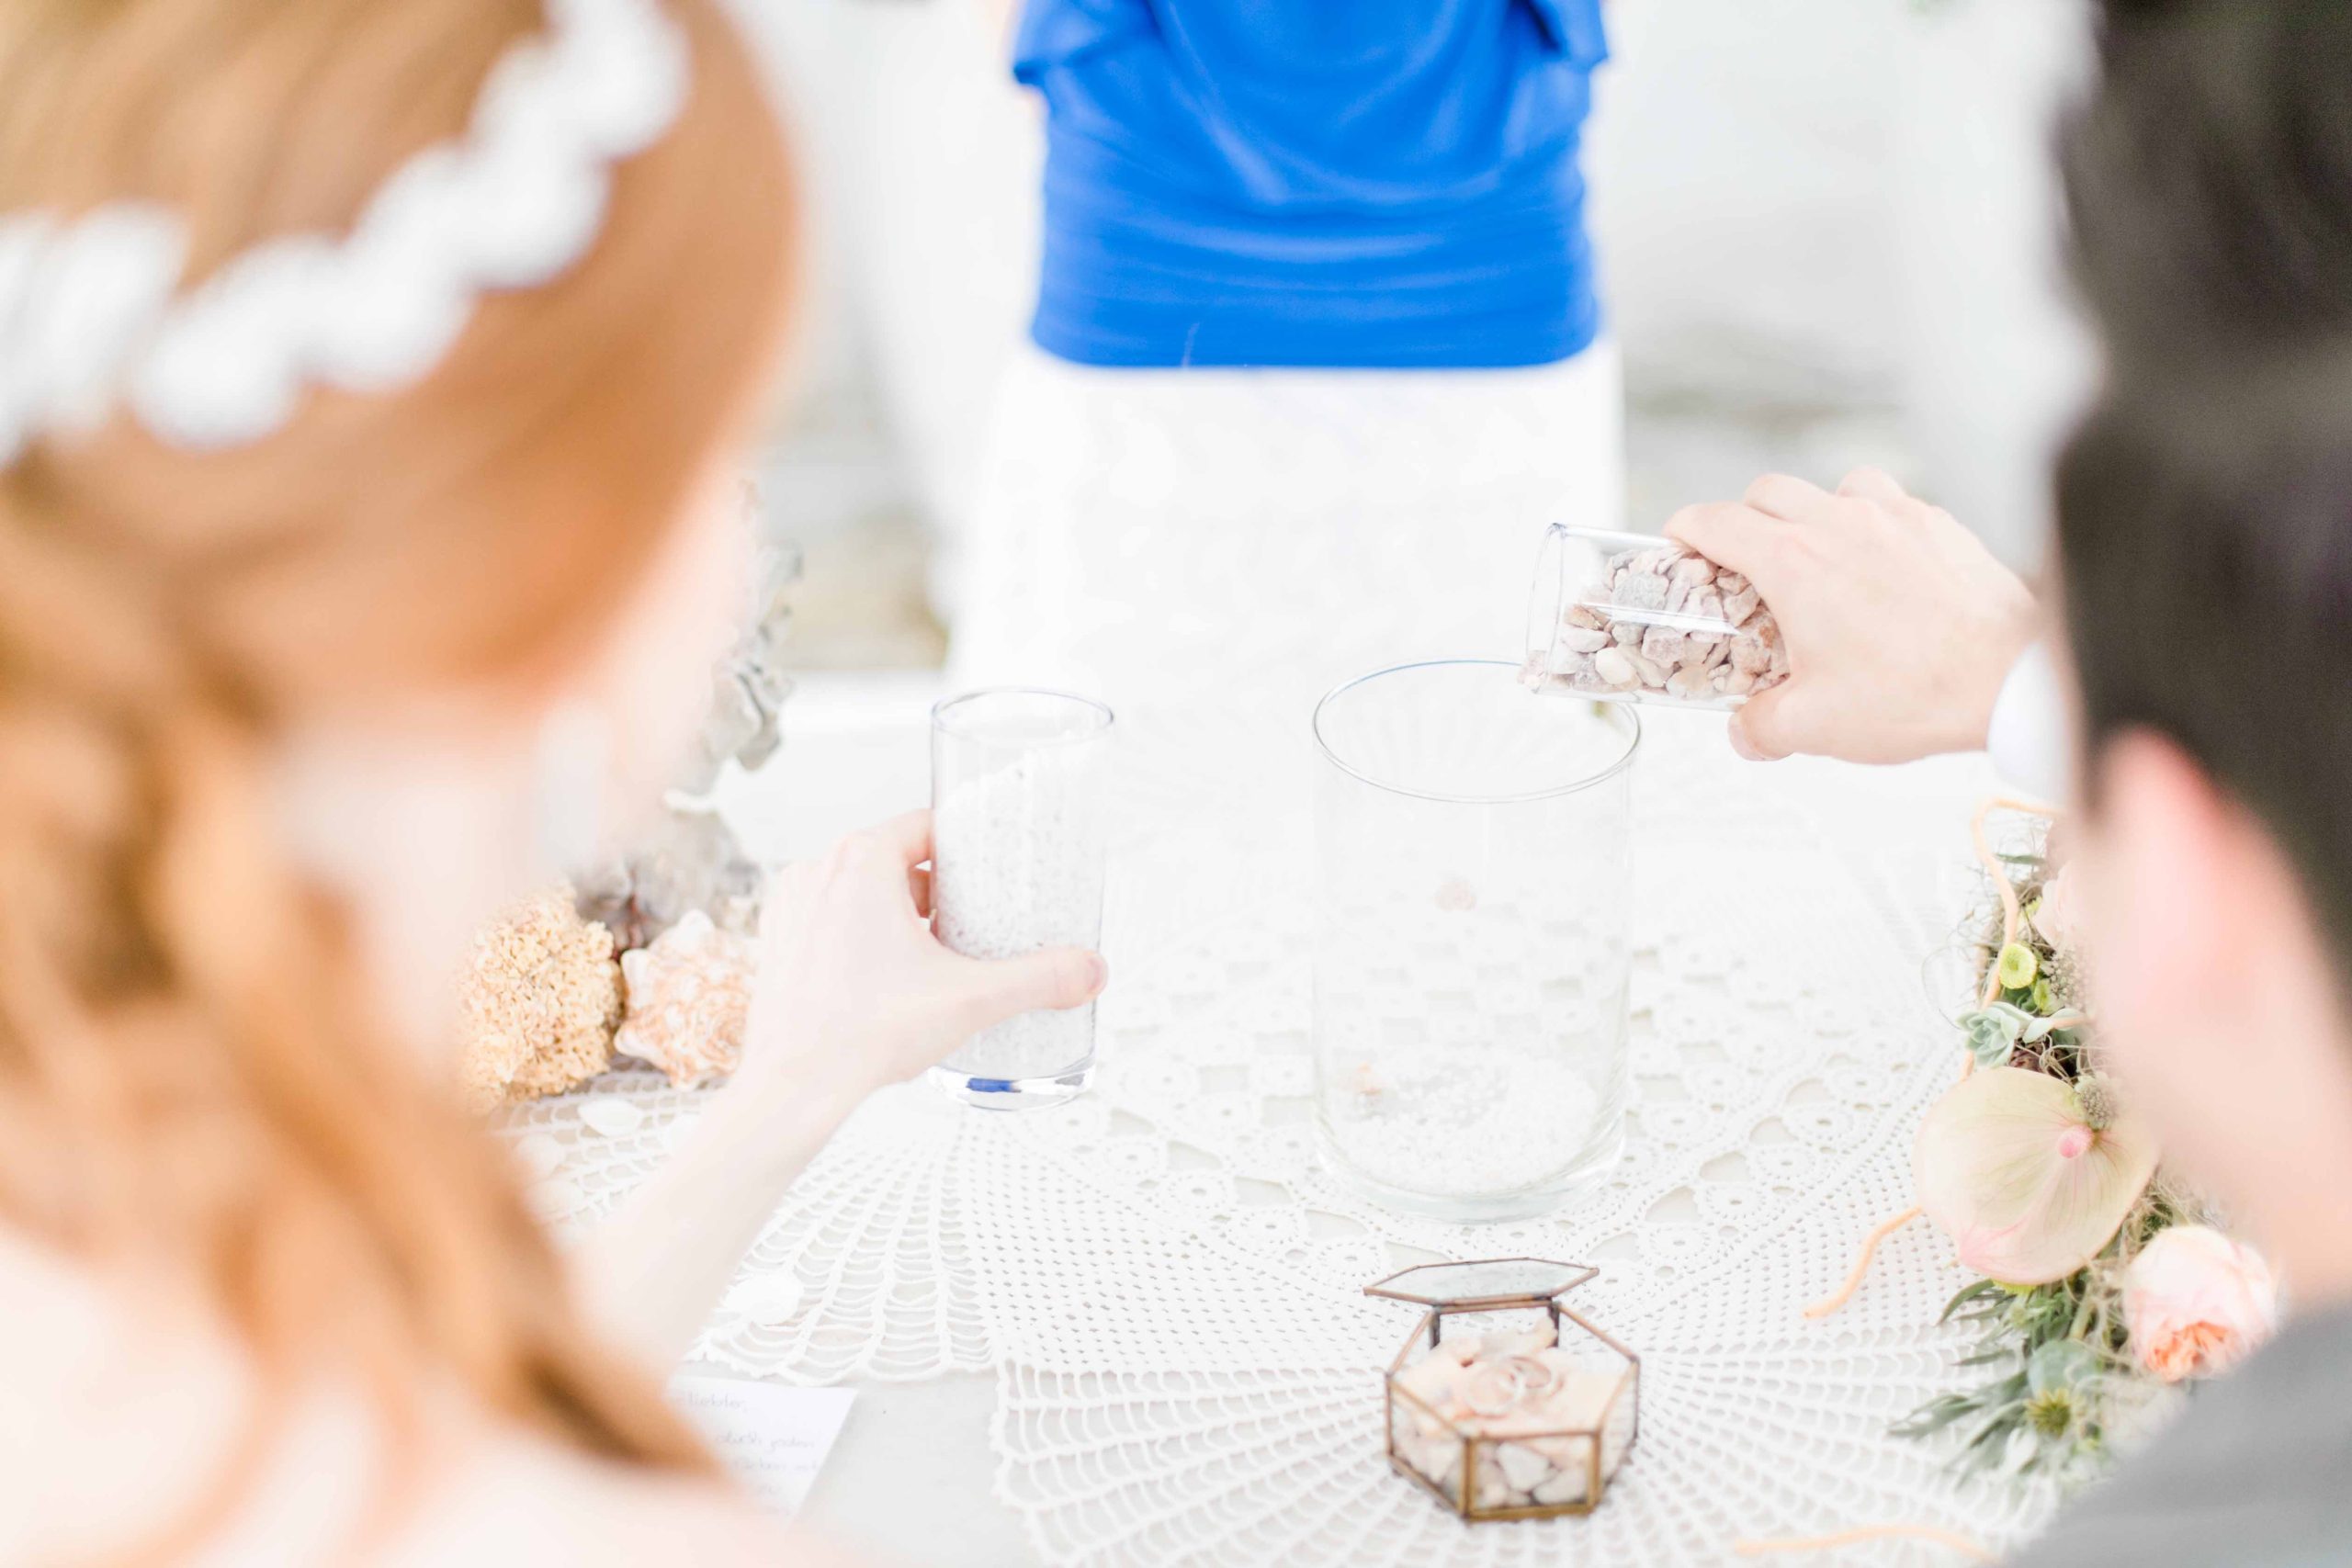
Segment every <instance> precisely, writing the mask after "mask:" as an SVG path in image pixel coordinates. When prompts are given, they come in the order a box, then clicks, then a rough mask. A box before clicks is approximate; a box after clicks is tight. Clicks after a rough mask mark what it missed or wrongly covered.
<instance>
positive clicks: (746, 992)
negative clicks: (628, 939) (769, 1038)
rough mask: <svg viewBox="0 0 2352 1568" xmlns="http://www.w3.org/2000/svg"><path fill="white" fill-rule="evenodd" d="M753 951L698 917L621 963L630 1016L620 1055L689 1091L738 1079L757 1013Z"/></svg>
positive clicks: (692, 914) (689, 916) (618, 1042)
mask: <svg viewBox="0 0 2352 1568" xmlns="http://www.w3.org/2000/svg"><path fill="white" fill-rule="evenodd" d="M754 967H755V964H754V959H753V956H752V943H751V942H749V941H748V940H746V939H745V938H743V937H741V936H738V935H736V934H735V933H734V932H733V931H725V930H722V929H721V928H720V927H718V926H717V925H715V924H713V923H712V922H711V919H710V917H709V916H707V915H706V914H704V913H703V912H702V911H701V910H699V909H695V910H690V911H688V912H687V913H686V914H685V915H684V917H682V918H681V919H679V921H678V923H677V924H676V925H674V926H672V927H671V928H670V929H669V930H668V931H663V932H662V934H661V935H660V936H658V937H656V938H654V940H653V942H652V944H651V945H650V946H648V947H640V948H637V949H634V950H633V951H631V952H628V953H623V954H622V955H621V973H622V975H623V976H625V977H626V978H627V981H628V1016H627V1018H626V1019H625V1020H623V1021H622V1023H621V1027H620V1033H619V1034H618V1035H617V1036H616V1038H615V1039H614V1042H613V1045H614V1048H615V1049H616V1050H618V1051H620V1052H621V1053H623V1054H624V1055H630V1056H635V1057H637V1058H638V1059H639V1061H644V1062H650V1063H651V1064H652V1065H653V1066H657V1067H659V1068H661V1069H662V1071H663V1072H665V1073H667V1074H669V1076H670V1081H671V1082H672V1083H673V1084H678V1085H681V1086H684V1085H688V1084H697V1083H701V1082H703V1081H704V1080H705V1079H707V1078H710V1077H718V1076H720V1075H722V1074H726V1073H731V1072H733V1071H734V1070H735V1064H736V1063H737V1062H738V1061H739V1060H741V1056H742V1051H743V1031H744V1025H745V1022H746V1021H747V1020H748V1019H749V1018H750V1016H751V1010H752V971H753V968H754Z"/></svg>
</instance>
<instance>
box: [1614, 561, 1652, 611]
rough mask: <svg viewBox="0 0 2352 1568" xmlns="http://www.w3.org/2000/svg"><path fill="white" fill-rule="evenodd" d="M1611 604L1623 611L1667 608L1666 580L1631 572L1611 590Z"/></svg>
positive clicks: (1649, 574) (1620, 579) (1648, 574)
mask: <svg viewBox="0 0 2352 1568" xmlns="http://www.w3.org/2000/svg"><path fill="white" fill-rule="evenodd" d="M1609 602H1610V603H1611V604H1614V605H1615V606H1617V607H1618V608H1619V609H1621V610H1662V609H1664V608H1666V579H1665V578H1663V577H1658V576H1656V575H1653V574H1651V573H1648V572H1636V571H1629V572H1627V573H1626V574H1625V575H1624V576H1623V577H1621V578H1619V579H1618V580H1617V581H1616V582H1615V584H1614V585H1612V586H1611V589H1610V590H1609Z"/></svg>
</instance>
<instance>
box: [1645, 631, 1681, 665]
mask: <svg viewBox="0 0 2352 1568" xmlns="http://www.w3.org/2000/svg"><path fill="white" fill-rule="evenodd" d="M1682 649H1683V637H1682V634H1681V633H1680V632H1679V631H1676V630H1675V629H1674V628H1673V627H1672V626H1652V627H1650V629H1649V630H1647V631H1645V632H1644V633H1643V634H1642V657H1643V658H1644V659H1646V660H1649V661H1650V662H1651V663H1653V664H1664V665H1669V666H1670V665H1675V664H1679V663H1681V662H1682Z"/></svg>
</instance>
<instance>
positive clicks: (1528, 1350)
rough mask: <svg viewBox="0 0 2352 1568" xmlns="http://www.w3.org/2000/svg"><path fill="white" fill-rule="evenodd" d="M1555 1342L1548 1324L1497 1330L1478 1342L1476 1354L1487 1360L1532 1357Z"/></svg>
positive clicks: (1555, 1337)
mask: <svg viewBox="0 0 2352 1568" xmlns="http://www.w3.org/2000/svg"><path fill="white" fill-rule="evenodd" d="M1557 1342H1558V1337H1557V1336H1556V1335H1555V1334H1554V1333H1553V1332H1552V1325H1550V1324H1548V1323H1539V1324H1537V1325H1534V1326H1533V1327H1532V1328H1498V1329H1497V1330H1495V1331H1494V1332H1493V1333H1492V1334H1489V1335H1487V1336H1486V1337H1484V1338H1482V1339H1480V1340H1479V1341H1478V1354H1479V1355H1481V1356H1484V1357H1487V1358H1488V1359H1499V1358H1506V1357H1511V1356H1532V1355H1533V1354H1535V1352H1536V1351H1538V1350H1548V1349H1550V1348H1552V1347H1553V1346H1554V1345H1555V1344H1556V1343H1557Z"/></svg>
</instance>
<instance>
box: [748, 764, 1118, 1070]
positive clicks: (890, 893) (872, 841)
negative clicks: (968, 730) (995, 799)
mask: <svg viewBox="0 0 2352 1568" xmlns="http://www.w3.org/2000/svg"><path fill="white" fill-rule="evenodd" d="M930 859H931V813H930V812H928V811H910V812H909V813H907V814H906V815H905V816H903V817H894V818H891V819H890V820H889V821H888V822H884V823H881V824H879V825H877V826H876V827H872V828H868V829H864V830H863V831H860V832H855V833H852V834H851V835H849V837H847V838H845V839H843V840H841V842H840V843H838V844H836V845H835V846H834V847H833V849H832V851H831V853H829V854H827V855H826V856H825V857H824V858H823V859H822V860H818V861H808V862H800V863H794V864H792V865H788V866H786V868H785V869H784V870H783V871H782V872H781V873H779V874H778V875H777V876H776V879H775V882H774V883H773V884H772V885H771V886H769V888H768V896H767V899H766V902H765V904H764V905H763V908H762V909H761V911H760V975H759V983H758V989H757V991H756V992H755V993H754V996H753V999H752V1016H751V1021H750V1026H749V1029H748V1031H747V1034H746V1038H745V1040H744V1043H743V1065H742V1067H741V1069H740V1070H739V1071H738V1072H737V1074H736V1089H735V1091H734V1092H743V1091H748V1092H750V1093H752V1094H754V1095H756V1094H758V1093H760V1092H761V1091H762V1090H763V1089H764V1088H766V1087H767V1086H770V1085H777V1086H779V1087H783V1088H785V1089H786V1090H787V1092H797V1091H798V1090H801V1089H806V1088H807V1087H808V1086H809V1084H810V1083H811V1082H824V1083H828V1084H834V1083H843V1082H846V1083H847V1084H848V1085H850V1086H851V1087H852V1088H854V1089H860V1090H863V1089H876V1088H879V1087H880V1086H881V1085H883V1084H886V1083H895V1082H897V1081H899V1079H901V1078H905V1077H911V1076H913V1075H914V1074H916V1073H919V1072H921V1071H922V1069H923V1068H925V1067H927V1066H931V1065H932V1064H933V1062H936V1061H938V1060H939V1059H940V1058H941V1057H942V1056H944V1055H947V1054H948V1053H949V1052H950V1051H953V1050H954V1049H956V1046H958V1045H960V1044H962V1043H964V1041H965V1040H966V1039H967V1038H969V1037H970V1036H971V1035H973V1034H975V1033H977V1032H979V1031H980V1030H983V1029H986V1028H987V1027H989V1025H990V1024H993V1023H999V1022H1001V1021H1004V1020H1005V1019H1008V1018H1011V1017H1012V1015H1013V1014H1015V1013H1022V1012H1031V1011H1035V1010H1039V1009H1045V1008H1073V1007H1079V1006H1081V1005H1083V1004H1084V1003H1087V1002H1090V1001H1092V1000H1093V999H1094V998H1095V997H1096V996H1098V995H1100V994H1101V992H1102V989H1103V982H1104V981H1105V980H1106V979H1107V978H1108V977H1109V975H1110V970H1109V968H1108V967H1107V966H1106V965H1105V964H1103V958H1102V955H1101V954H1100V953H1089V952H1087V951H1086V950H1085V949H1083V948H1075V947H1050V948H1046V949H1043V950H1041V951H1039V952H1036V953H1028V954H1026V955H1024V956H1023V957H1019V958H1005V959H997V960H992V961H991V960H982V959H978V958H966V957H963V956H962V955H960V954H958V953H951V952H949V951H948V950H947V949H946V948H945V947H944V946H942V945H941V944H940V942H939V940H938V938H936V937H934V936H933V935H932V932H931V926H930V924H929V918H930V914H931V896H930V890H931V874H930V872H929V871H927V870H925V869H923V866H924V863H925V862H927V861H929V860H930Z"/></svg>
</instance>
